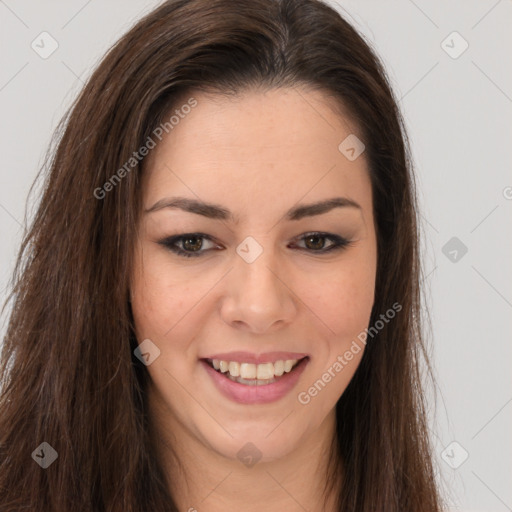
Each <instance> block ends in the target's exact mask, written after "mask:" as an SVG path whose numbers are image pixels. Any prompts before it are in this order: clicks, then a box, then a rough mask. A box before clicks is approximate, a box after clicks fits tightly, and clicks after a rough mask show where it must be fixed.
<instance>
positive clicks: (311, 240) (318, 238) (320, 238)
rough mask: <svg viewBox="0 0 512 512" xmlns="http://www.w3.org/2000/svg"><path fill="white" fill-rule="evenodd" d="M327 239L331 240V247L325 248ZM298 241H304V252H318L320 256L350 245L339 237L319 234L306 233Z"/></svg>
mask: <svg viewBox="0 0 512 512" xmlns="http://www.w3.org/2000/svg"><path fill="white" fill-rule="evenodd" d="M328 239H330V240H331V245H330V246H328V247H327V248H325V240H328ZM299 240H301V241H302V240H303V241H304V244H305V245H306V247H305V250H308V251H309V252H318V253H320V254H325V253H327V252H331V251H334V250H340V249H343V248H345V247H347V246H349V245H351V243H352V242H350V241H349V240H347V239H346V238H343V237H341V236H338V235H334V234H331V233H320V232H312V233H306V234H304V235H302V236H301V237H300V239H299Z"/></svg>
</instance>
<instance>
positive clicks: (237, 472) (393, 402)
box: [0, 0, 441, 512]
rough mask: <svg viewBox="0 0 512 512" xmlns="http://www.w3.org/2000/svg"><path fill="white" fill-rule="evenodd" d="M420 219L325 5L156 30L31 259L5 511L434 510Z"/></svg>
mask: <svg viewBox="0 0 512 512" xmlns="http://www.w3.org/2000/svg"><path fill="white" fill-rule="evenodd" d="M415 201H416V200H415V190H414V181H413V175H412V170H411V168H410V164H409V159H408V150H407V145H406V137H405V132H404V130H403V125H402V121H401V117H400V113H399V111H398V109H397V106H396V102H395V100H394V98H393V94H392V92H391V90H390V86H389V84H388V81H387V79H386V76H385V72H384V70H383V68H382V66H381V64H380V63H379V61H378V59H377V57H376V56H375V54H374V53H373V52H372V50H371V49H370V48H369V47H368V45H367V44H366V43H365V42H364V41H363V39H362V38H361V37H360V36H359V35H358V34H357V33H356V32H355V30H354V29H353V28H352V27H351V26H350V25H349V24H348V23H347V22H346V21H345V20H344V19H343V18H342V17H340V15H339V14H338V13H337V12H335V11H334V10H332V9H331V8H330V7H328V6H327V5H325V4H323V3H321V2H319V1H316V0H283V1H277V0H244V1H237V2H233V1H229V0H208V1H206V0H171V1H168V2H165V3H164V4H162V5H161V6H160V7H158V8H157V9H156V10H154V11H153V12H152V13H150V14H149V15H147V16H146V17H145V18H144V19H142V20H141V21H140V22H139V23H138V24H137V25H136V26H135V27H134V28H132V29H131V30H130V31H129V32H128V33H127V34H126V35H125V36H123V37H122V38H121V39H120V40H119V42H118V43H117V44H116V45H115V46H114V47H113V48H112V49H111V50H110V51H109V52H108V54H107V55H106V57H105V58H104V59H103V61H102V62H101V64H100V65H99V67H98V69H97V70H96V71H95V72H94V74H93V76H92V77H91V79H90V80H89V82H88V83H87V85H86V86H85V88H84V89H83V91H82V93H81V94H80V96H79V98H78V99H77V100H76V102H75V104H74V105H73V106H72V108H71V110H70V113H69V116H68V117H67V119H66V122H65V125H64V127H63V134H62V137H61V138H60V140H59V142H58V146H57V148H56V151H55V153H54V155H53V156H52V159H51V161H50V169H49V173H48V175H47V177H46V187H45V190H44V194H43V197H42V198H41V203H40V206H39V209H38V211H37V214H36V216H35V218H34V220H33V223H32V226H31V229H30V231H29V233H28V234H27V236H26V237H25V239H24V241H23V244H22V247H21V251H20V255H19V258H18V262H17V267H16V272H15V276H14V287H13V293H12V297H11V298H12V301H13V311H12V314H11V317H10V321H9V325H8V330H7V334H6V337H5V340H4V345H3V352H2V366H1V367H2V374H1V377H2V382H3V388H2V396H1V402H0V411H1V415H0V450H1V457H0V503H1V504H2V507H3V508H2V510H12V511H15V510H22V509H23V510H41V511H43V510H44V511H61V510H74V511H82V510H83V511H91V510H95V511H96V510H97V511H103V510H105V511H106V510H108V511H118V510H119V511H132V510H133V511H143V510H148V511H164V510H165V511H177V510H189V511H192V510H198V511H201V510H205V511H210V512H211V511H217V510H221V509H222V510H235V509H240V508H243V509H245V510H267V511H273V510H287V511H295V510H297V511H298V510H311V511H323V510H325V511H344V512H347V511H354V512H355V511H365V512H366V511H377V510H378V511H380V512H386V511H405V510H407V511H409V512H420V511H429V512H431V511H438V510H440V507H441V505H440V498H439V496H438V492H437V489H436V485H435V472H434V470H433V463H432V453H431V448H430V444H429V440H428V428H427V421H426V417H425V411H424V405H423V395H422V391H421V382H420V371H419V364H420V356H421V355H424V353H425V349H424V345H423V342H422V336H421V317H420V290H419V278H420V262H419V257H418V232H417V222H416V215H417V214H416V203H415ZM427 367H428V365H427Z"/></svg>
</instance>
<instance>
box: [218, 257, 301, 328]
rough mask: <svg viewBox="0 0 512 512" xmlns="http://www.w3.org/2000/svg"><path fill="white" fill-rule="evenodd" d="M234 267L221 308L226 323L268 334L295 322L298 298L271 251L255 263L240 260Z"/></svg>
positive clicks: (237, 260) (237, 259)
mask: <svg viewBox="0 0 512 512" xmlns="http://www.w3.org/2000/svg"><path fill="white" fill-rule="evenodd" d="M234 265H235V267H234V268H233V270H232V271H231V272H229V274H228V276H227V277H228V284H227V292H226V295H225V296H224V300H223V303H222V307H221V316H222V318H223V320H224V321H225V322H226V323H228V324H230V325H231V326H232V327H236V328H238V329H240V328H242V329H245V330H247V331H251V332H255V333H265V332H272V331H273V330H276V329H280V328H283V327H284V326H286V325H287V324H289V323H290V322H292V320H293V318H294V316H295V315H296V311H297V307H296V300H297V299H296V297H295V296H294V294H293V291H292V284H291V283H290V279H289V277H287V275H286V273H285V272H284V270H283V269H282V268H281V269H280V267H279V266H278V265H277V261H276V258H274V257H273V256H272V254H271V251H270V250H268V251H267V250H264V251H263V253H262V254H261V255H260V256H259V257H258V258H257V259H256V260H255V261H253V262H252V263H248V262H247V261H245V260H244V259H243V258H241V257H237V258H236V259H235V264H234ZM287 281H288V282H287Z"/></svg>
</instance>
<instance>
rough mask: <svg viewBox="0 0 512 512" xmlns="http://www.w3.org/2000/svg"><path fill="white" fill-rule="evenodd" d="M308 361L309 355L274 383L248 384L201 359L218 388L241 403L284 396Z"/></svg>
mask: <svg viewBox="0 0 512 512" xmlns="http://www.w3.org/2000/svg"><path fill="white" fill-rule="evenodd" d="M308 362H309V357H306V358H304V359H303V360H302V361H300V362H299V364H297V366H295V368H294V369H293V370H292V371H291V372H289V373H284V374H283V376H282V377H281V378H280V379H279V380H277V381H276V382H272V384H262V385H260V386H248V385H246V384H239V383H238V382H234V381H232V380H231V379H229V378H228V377H225V376H224V374H222V373H220V372H218V371H217V370H214V369H213V368H212V367H211V366H210V365H209V364H208V363H207V362H206V361H204V360H201V364H202V365H203V366H204V368H205V369H206V371H207V372H208V374H209V375H210V376H211V378H212V380H213V382H214V383H215V385H216V386H217V389H219V391H220V392H221V393H222V394H223V395H224V396H226V397H227V398H229V399H231V400H233V401H235V402H238V403H240V404H268V403H271V402H276V401H277V400H279V399H281V398H283V397H284V396H285V395H287V394H288V393H289V392H290V391H291V390H292V389H293V388H294V387H295V384H297V381H298V380H299V378H300V376H301V374H302V372H303V371H304V369H305V368H306V366H307V364H308Z"/></svg>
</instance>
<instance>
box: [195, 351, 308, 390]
mask: <svg viewBox="0 0 512 512" xmlns="http://www.w3.org/2000/svg"><path fill="white" fill-rule="evenodd" d="M308 359H309V357H308V356H305V357H302V358H300V359H279V360H277V361H274V362H266V363H259V364H255V363H248V362H239V361H226V360H222V359H203V361H204V362H205V363H206V364H208V366H209V367H210V368H212V369H213V370H215V371H216V372H217V373H218V374H220V375H221V376H222V377H225V378H226V379H229V380H231V381H232V382H236V383H237V384H242V385H245V386H266V385H269V384H273V383H275V382H278V381H280V380H281V379H283V378H285V377H286V376H287V375H288V374H290V373H293V372H294V371H295V370H296V368H297V367H299V366H301V365H302V363H306V362H307V360H308Z"/></svg>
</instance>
